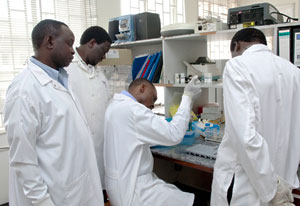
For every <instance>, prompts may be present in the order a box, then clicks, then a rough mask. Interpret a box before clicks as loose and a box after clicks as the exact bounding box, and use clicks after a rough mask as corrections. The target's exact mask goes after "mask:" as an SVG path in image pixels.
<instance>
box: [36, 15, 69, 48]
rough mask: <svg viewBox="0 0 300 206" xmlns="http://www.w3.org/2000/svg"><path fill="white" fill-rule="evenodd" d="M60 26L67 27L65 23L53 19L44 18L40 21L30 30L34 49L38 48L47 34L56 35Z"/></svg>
mask: <svg viewBox="0 0 300 206" xmlns="http://www.w3.org/2000/svg"><path fill="white" fill-rule="evenodd" d="M61 26H66V27H68V26H67V25H66V24H65V23H63V22H60V21H56V20H53V19H45V20H42V21H40V22H39V23H38V24H37V25H35V27H34V28H33V30H32V32H31V40H32V46H33V48H34V50H38V49H39V48H40V47H41V45H42V43H43V40H44V38H45V36H47V35H54V36H57V35H58V34H59V32H60V28H61Z"/></svg>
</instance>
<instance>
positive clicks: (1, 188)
mask: <svg viewBox="0 0 300 206" xmlns="http://www.w3.org/2000/svg"><path fill="white" fill-rule="evenodd" d="M7 146H8V144H7V139H6V136H5V134H1V133H0V148H3V147H7ZM7 202H8V149H5V150H4V149H0V205H1V204H4V203H7Z"/></svg>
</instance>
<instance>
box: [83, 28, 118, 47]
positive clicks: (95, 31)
mask: <svg viewBox="0 0 300 206" xmlns="http://www.w3.org/2000/svg"><path fill="white" fill-rule="evenodd" d="M91 39H95V40H96V42H97V44H101V43H103V42H106V41H108V42H109V43H112V41H111V38H110V37H109V35H108V33H107V32H106V31H105V30H104V29H103V28H102V27H100V26H91V27H89V28H87V29H86V30H85V31H84V32H83V34H82V36H81V38H80V45H83V44H86V43H88V42H89V41H90V40H91Z"/></svg>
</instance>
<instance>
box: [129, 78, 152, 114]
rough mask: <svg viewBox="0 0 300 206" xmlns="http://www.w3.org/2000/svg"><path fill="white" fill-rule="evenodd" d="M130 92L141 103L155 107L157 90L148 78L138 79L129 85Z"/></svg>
mask: <svg viewBox="0 0 300 206" xmlns="http://www.w3.org/2000/svg"><path fill="white" fill-rule="evenodd" d="M128 92H129V93H130V94H131V95H132V96H134V98H135V99H136V100H137V101H138V102H139V103H141V104H143V105H145V106H146V107H148V108H149V109H153V108H154V102H155V101H156V100H157V92H156V89H155V87H154V85H153V84H152V83H151V82H150V81H148V80H147V79H136V80H134V81H133V82H131V84H130V85H129V88H128Z"/></svg>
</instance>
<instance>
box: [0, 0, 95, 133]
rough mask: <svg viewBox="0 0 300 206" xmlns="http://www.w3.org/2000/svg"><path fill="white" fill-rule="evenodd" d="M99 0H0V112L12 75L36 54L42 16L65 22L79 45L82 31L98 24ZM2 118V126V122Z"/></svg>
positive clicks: (0, 112) (0, 111)
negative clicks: (37, 27)
mask: <svg viewBox="0 0 300 206" xmlns="http://www.w3.org/2000/svg"><path fill="white" fill-rule="evenodd" d="M96 1H97V0H1V1H0V31H1V33H0V45H1V47H0V115H2V110H3V103H4V98H5V93H6V89H7V87H8V85H9V84H10V82H11V80H12V79H13V77H14V76H15V75H16V74H18V73H19V72H20V71H21V70H22V68H23V66H24V64H25V63H26V61H27V59H28V58H29V57H30V56H32V55H33V50H32V44H31V31H32V29H33V27H34V26H35V25H36V24H37V23H38V22H39V21H40V20H43V19H56V20H59V21H62V22H64V23H66V24H67V25H68V26H69V27H70V29H71V30H72V31H73V33H74V35H75V44H74V46H76V45H78V43H79V40H80V36H81V34H82V32H83V31H84V30H85V29H86V28H87V27H89V26H92V25H96V23H97V12H96ZM1 119H2V118H0V128H1V127H3V122H2V121H1Z"/></svg>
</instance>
